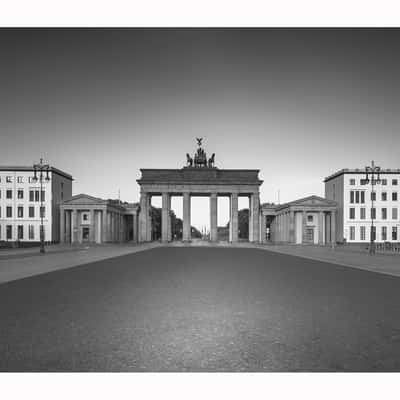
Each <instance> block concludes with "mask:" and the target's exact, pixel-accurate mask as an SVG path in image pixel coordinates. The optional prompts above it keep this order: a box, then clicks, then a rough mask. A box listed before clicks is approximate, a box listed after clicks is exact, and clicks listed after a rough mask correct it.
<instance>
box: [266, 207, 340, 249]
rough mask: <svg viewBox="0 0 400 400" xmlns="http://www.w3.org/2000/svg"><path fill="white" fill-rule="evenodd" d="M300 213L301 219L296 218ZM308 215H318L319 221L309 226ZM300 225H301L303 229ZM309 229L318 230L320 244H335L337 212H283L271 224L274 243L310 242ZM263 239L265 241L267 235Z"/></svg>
mask: <svg viewBox="0 0 400 400" xmlns="http://www.w3.org/2000/svg"><path fill="white" fill-rule="evenodd" d="M298 213H300V214H301V218H297V217H296V215H297V214H298ZM308 214H312V215H317V221H315V222H312V223H311V224H308V223H307V216H308ZM264 218H265V216H264ZM264 223H265V222H264ZM299 223H301V227H300V226H299ZM300 228H301V229H300ZM307 228H315V229H317V231H316V232H317V233H318V244H320V245H322V244H327V243H334V242H335V241H336V211H335V210H329V211H323V210H322V211H321V210H319V211H314V210H313V211H307V210H304V209H303V210H287V211H284V212H281V213H279V214H277V215H275V218H274V220H273V222H272V224H271V228H270V229H271V238H272V241H274V242H283V243H306V242H307V241H308V238H307ZM316 232H315V233H316ZM296 233H297V235H296ZM262 237H263V238H264V239H263V240H265V235H264V236H262Z"/></svg>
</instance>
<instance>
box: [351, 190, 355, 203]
mask: <svg viewBox="0 0 400 400" xmlns="http://www.w3.org/2000/svg"><path fill="white" fill-rule="evenodd" d="M350 203H351V204H353V203H354V190H350Z"/></svg>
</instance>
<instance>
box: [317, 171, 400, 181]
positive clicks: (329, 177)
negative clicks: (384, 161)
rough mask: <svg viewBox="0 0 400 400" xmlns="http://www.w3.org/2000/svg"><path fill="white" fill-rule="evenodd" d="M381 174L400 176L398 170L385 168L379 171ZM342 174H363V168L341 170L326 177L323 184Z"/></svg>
mask: <svg viewBox="0 0 400 400" xmlns="http://www.w3.org/2000/svg"><path fill="white" fill-rule="evenodd" d="M380 173H381V174H400V168H396V169H395V168H385V169H381V170H380ZM344 174H365V168H343V169H341V170H339V171H337V172H335V173H333V174H332V175H329V176H327V177H326V178H325V179H324V182H328V181H330V180H331V179H333V178H336V177H338V176H340V175H344Z"/></svg>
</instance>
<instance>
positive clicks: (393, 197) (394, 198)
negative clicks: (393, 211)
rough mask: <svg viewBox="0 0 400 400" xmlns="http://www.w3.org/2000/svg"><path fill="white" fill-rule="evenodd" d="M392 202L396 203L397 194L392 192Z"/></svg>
mask: <svg viewBox="0 0 400 400" xmlns="http://www.w3.org/2000/svg"><path fill="white" fill-rule="evenodd" d="M392 201H397V192H392Z"/></svg>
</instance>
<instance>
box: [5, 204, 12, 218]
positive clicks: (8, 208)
mask: <svg viewBox="0 0 400 400" xmlns="http://www.w3.org/2000/svg"><path fill="white" fill-rule="evenodd" d="M6 217H7V218H12V207H11V206H7V207H6Z"/></svg>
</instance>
